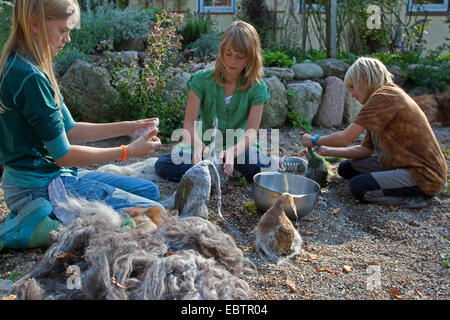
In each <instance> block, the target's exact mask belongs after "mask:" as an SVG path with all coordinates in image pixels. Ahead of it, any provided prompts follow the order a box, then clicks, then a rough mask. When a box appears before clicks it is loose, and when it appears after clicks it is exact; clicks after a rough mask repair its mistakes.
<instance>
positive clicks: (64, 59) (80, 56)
mask: <svg viewBox="0 0 450 320" xmlns="http://www.w3.org/2000/svg"><path fill="white" fill-rule="evenodd" d="M75 60H84V61H87V62H89V63H91V62H92V61H91V59H90V58H89V57H88V56H87V55H85V54H84V53H82V52H78V51H70V50H64V51H63V52H61V53H60V54H58V55H57V56H56V57H55V58H54V59H53V68H54V70H55V71H56V72H57V73H58V75H59V76H60V77H62V76H63V75H64V74H65V73H66V71H67V70H68V69H69V68H70V66H71V65H72V63H74V62H75Z"/></svg>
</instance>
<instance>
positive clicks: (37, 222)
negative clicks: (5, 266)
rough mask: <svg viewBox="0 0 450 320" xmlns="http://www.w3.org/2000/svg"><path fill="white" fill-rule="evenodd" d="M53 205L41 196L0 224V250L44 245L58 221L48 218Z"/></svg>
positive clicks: (57, 225)
mask: <svg viewBox="0 0 450 320" xmlns="http://www.w3.org/2000/svg"><path fill="white" fill-rule="evenodd" d="M52 211H53V207H52V205H51V204H50V202H49V201H48V200H46V199H43V198H38V199H35V200H33V201H31V202H29V203H28V204H27V205H25V206H24V207H23V208H22V209H21V210H20V211H19V212H18V214H17V216H15V217H14V218H11V219H8V220H7V221H5V222H3V223H2V224H0V250H1V249H2V248H10V249H21V248H36V247H40V246H44V245H46V244H48V242H49V233H50V231H52V230H56V229H57V228H58V227H59V225H60V221H58V220H53V219H50V218H49V215H50V214H51V213H52Z"/></svg>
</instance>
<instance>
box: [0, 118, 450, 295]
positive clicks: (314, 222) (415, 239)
mask: <svg viewBox="0 0 450 320" xmlns="http://www.w3.org/2000/svg"><path fill="white" fill-rule="evenodd" d="M433 129H434V131H435V134H436V137H437V138H438V140H439V142H440V144H441V146H442V147H445V148H450V127H441V126H437V125H435V126H433ZM301 132H302V131H301V130H300V129H296V128H283V129H280V151H281V153H284V154H287V155H298V154H299V152H300V151H301V149H302V147H301V144H300V133H301ZM331 132H333V130H332V129H325V128H317V127H313V129H312V133H313V134H317V133H320V134H327V133H331ZM126 141H127V138H119V139H112V140H107V141H103V142H100V143H97V144H94V145H97V146H107V145H120V144H122V143H124V142H126ZM173 145H174V143H168V144H165V145H164V146H162V147H161V148H159V149H158V150H157V151H155V153H154V155H153V156H155V157H156V156H159V155H162V154H165V153H168V152H170V150H171V147H172V146H173ZM447 160H449V159H447ZM135 161H138V160H137V159H133V160H127V163H132V162H135ZM448 162H449V161H448ZM336 166H337V164H334V165H332V167H331V169H332V171H333V170H334V172H335V168H336ZM92 168H95V167H92ZM158 185H159V187H160V189H161V195H162V196H163V197H164V196H168V195H171V194H172V193H173V192H174V191H175V190H176V184H174V183H171V182H158ZM251 202H253V199H252V185H251V184H248V183H247V182H245V181H243V179H240V178H238V177H237V178H232V179H231V180H230V182H229V187H228V189H227V190H226V191H225V192H224V194H223V195H222V214H223V215H224V217H225V219H226V220H227V222H228V224H230V225H231V226H232V227H231V229H230V227H227V228H226V227H225V225H223V222H219V220H218V219H217V216H218V215H217V210H216V206H215V204H216V199H215V197H214V196H213V197H212V198H211V201H210V219H211V220H212V221H213V222H216V223H218V224H219V225H220V226H221V227H222V229H223V230H224V232H227V233H230V234H231V235H232V236H233V237H234V238H235V240H236V243H237V245H238V247H239V248H241V249H242V250H243V251H244V253H245V256H246V257H247V258H249V259H250V260H251V261H252V262H253V263H254V264H255V266H256V268H257V270H258V275H257V276H254V277H251V278H250V277H247V278H245V279H246V280H247V281H248V283H249V284H250V286H251V287H252V288H253V289H254V292H255V297H254V298H255V299H258V300H285V299H289V300H304V299H321V300H323V299H325V300H327V299H332V300H334V299H346V300H347V299H351V300H370V299H375V300H378V299H383V300H384V299H400V300H403V299H413V300H422V299H426V300H448V299H449V298H450V294H449V272H450V269H449V267H448V266H449V264H448V254H449V252H450V246H449V240H448V239H449V234H448V233H449V230H450V214H449V213H450V198H449V196H448V194H445V193H440V194H439V195H437V196H436V197H434V198H433V199H432V201H431V203H430V205H429V206H428V207H427V208H424V209H402V208H396V207H386V206H382V205H377V204H368V205H367V204H361V203H358V202H357V201H356V200H355V199H354V198H353V197H352V195H351V194H350V191H349V188H348V185H347V183H346V181H345V180H343V179H342V178H340V177H338V176H337V175H332V176H330V177H329V178H328V184H327V186H326V187H324V188H322V190H321V194H320V195H319V199H318V202H317V204H316V206H315V208H314V210H313V211H312V212H311V213H310V214H308V215H307V216H306V217H304V218H302V219H300V220H298V221H297V222H296V223H295V225H296V227H297V228H298V231H299V233H300V235H301V237H302V239H303V246H302V252H301V253H300V254H299V255H297V256H295V257H293V258H291V259H290V260H289V262H285V263H281V264H275V263H271V262H269V261H267V260H266V259H262V258H261V257H260V256H259V255H258V253H257V251H256V249H255V232H254V229H255V227H256V224H257V223H258V221H259V218H260V217H261V215H262V214H263V213H262V212H254V211H253V210H251V206H248V204H249V203H251ZM7 214H8V209H7V207H6V205H5V203H4V201H3V192H2V190H1V188H0V221H1V220H3V219H5V218H6V216H7ZM45 250H46V248H39V249H24V250H3V251H0V279H10V280H12V281H15V280H17V279H18V278H20V276H22V275H24V274H25V272H26V271H27V270H28V269H29V268H31V267H32V266H33V265H34V264H35V263H37V262H38V261H39V260H40V259H41V258H42V257H43V255H44V253H45Z"/></svg>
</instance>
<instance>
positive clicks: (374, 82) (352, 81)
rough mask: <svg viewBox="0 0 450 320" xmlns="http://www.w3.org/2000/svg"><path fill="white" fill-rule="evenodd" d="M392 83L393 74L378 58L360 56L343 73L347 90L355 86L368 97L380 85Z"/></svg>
mask: <svg viewBox="0 0 450 320" xmlns="http://www.w3.org/2000/svg"><path fill="white" fill-rule="evenodd" d="M390 83H394V76H393V75H392V74H391V73H390V72H389V71H388V69H387V68H386V66H385V65H384V64H383V63H382V62H381V61H380V60H378V59H375V58H368V57H361V58H359V59H358V60H356V61H355V63H353V65H352V66H351V67H350V68H349V69H348V71H347V73H346V74H345V78H344V84H345V86H346V88H347V89H348V90H349V87H350V86H355V87H357V88H358V89H359V90H361V92H362V93H364V94H365V95H366V99H368V98H369V97H370V96H371V95H372V94H373V93H374V92H375V91H376V90H378V89H379V88H380V87H382V86H384V85H387V84H390Z"/></svg>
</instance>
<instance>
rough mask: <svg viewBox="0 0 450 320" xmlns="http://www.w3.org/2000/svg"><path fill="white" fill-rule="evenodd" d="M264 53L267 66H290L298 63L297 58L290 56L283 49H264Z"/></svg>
mask: <svg viewBox="0 0 450 320" xmlns="http://www.w3.org/2000/svg"><path fill="white" fill-rule="evenodd" d="M262 55H263V59H264V66H265V67H280V68H290V67H292V66H293V65H294V64H295V63H296V59H295V58H289V57H288V56H287V54H286V53H284V52H282V51H271V50H263V53H262Z"/></svg>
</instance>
